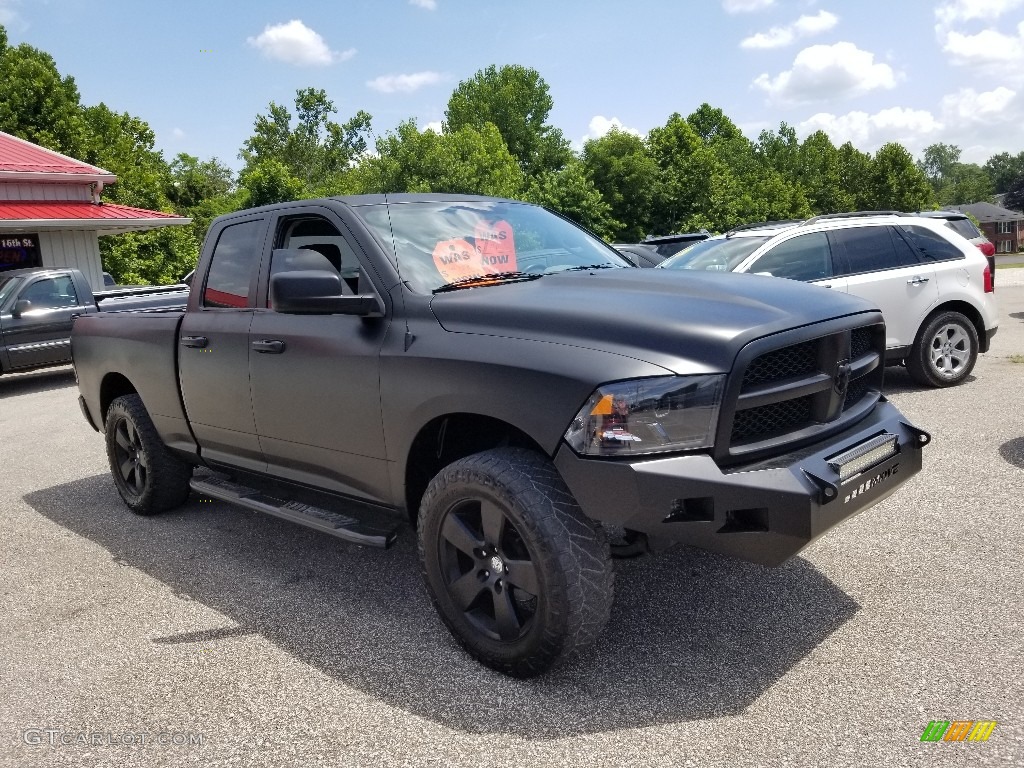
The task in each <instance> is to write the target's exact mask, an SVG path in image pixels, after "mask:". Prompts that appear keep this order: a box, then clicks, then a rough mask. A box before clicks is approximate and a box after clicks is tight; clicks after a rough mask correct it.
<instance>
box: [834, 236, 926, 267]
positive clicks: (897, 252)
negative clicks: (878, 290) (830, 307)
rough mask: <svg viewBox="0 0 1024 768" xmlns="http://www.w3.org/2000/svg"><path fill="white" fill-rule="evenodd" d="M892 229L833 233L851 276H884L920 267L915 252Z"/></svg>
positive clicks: (844, 265)
mask: <svg viewBox="0 0 1024 768" xmlns="http://www.w3.org/2000/svg"><path fill="white" fill-rule="evenodd" d="M891 229H892V228H891V227H887V226H885V227H854V228H850V229H836V230H832V232H830V233H829V234H830V237H831V238H832V242H833V243H834V244H835V246H836V249H837V251H838V252H839V254H840V255H841V257H842V261H843V270H844V273H845V274H848V275H860V274H863V273H865V272H882V271H884V270H887V269H898V268H899V267H908V266H914V265H917V264H918V263H919V261H918V258H917V256H916V255H915V253H914V251H913V249H911V248H909V247H908V246H907V244H906V243H905V242H904V241H903V240H902V239H901V238H899V236H898V235H897V233H895V232H890V230H891Z"/></svg>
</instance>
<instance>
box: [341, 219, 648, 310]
mask: <svg viewBox="0 0 1024 768" xmlns="http://www.w3.org/2000/svg"><path fill="white" fill-rule="evenodd" d="M356 212H357V213H358V214H359V215H360V216H362V217H363V220H364V221H366V223H367V224H368V225H369V226H370V227H371V228H372V229H373V230H374V231H375V232H376V233H377V235H378V237H380V239H381V241H383V243H384V244H385V245H387V246H389V250H390V249H391V248H392V247H393V249H394V250H395V251H396V253H395V256H396V257H397V259H398V265H399V271H400V273H401V275H402V280H404V281H405V282H406V283H408V284H409V286H410V287H411V288H412V289H413V290H414V291H417V292H421V293H430V292H431V291H436V290H438V289H439V288H442V287H447V286H450V285H451V284H453V283H455V284H459V281H464V282H463V283H462V284H463V285H467V286H468V285H470V284H472V285H497V284H500V283H502V282H504V281H506V279H507V280H511V281H520V280H522V279H523V276H527V277H532V276H535V275H536V276H542V275H545V274H550V273H552V272H562V271H564V270H566V269H571V268H573V267H585V266H594V267H628V266H629V264H628V263H627V262H626V261H624V260H623V259H622V257H621V256H619V254H618V252H616V251H615V250H614V249H613V248H612V247H611V246H609V245H606V244H605V243H604V242H603V241H601V240H599V239H597V238H596V237H594V236H593V235H590V234H588V233H587V232H585V231H583V230H582V229H580V228H579V227H576V226H574V225H572V224H570V223H569V222H568V221H566V220H565V219H562V218H561V217H559V216H556V215H555V214H553V213H551V212H550V211H546V210H544V209H543V208H541V207H539V206H535V205H528V204H523V203H509V202H498V201H490V200H484V201H472V202H458V203H396V204H392V205H391V206H390V220H389V216H388V213H389V208H388V206H385V205H372V206H364V207H360V208H357V209H356ZM392 228H393V229H394V239H392ZM485 275H491V276H492V278H494V279H491V280H487V281H482V282H479V283H474V282H473V281H472V280H470V278H474V277H480V276H485Z"/></svg>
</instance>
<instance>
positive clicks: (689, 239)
mask: <svg viewBox="0 0 1024 768" xmlns="http://www.w3.org/2000/svg"><path fill="white" fill-rule="evenodd" d="M709 237H711V233H710V232H708V231H707V230H706V229H702V230H701V231H700V232H677V233H676V234H674V235H651V236H649V237H646V238H644V241H643V242H642V243H640V245H646V246H647V247H649V248H653V249H654V250H656V251H657V252H658V255H659V256H661V257H662V258H664V259H667V258H668V257H669V256H674V255H675V254H677V253H679V252H680V251H681V250H683V249H685V248H688V247H690V246H691V245H693V244H694V243H699V242H700V241H701V240H706V239H707V238H709Z"/></svg>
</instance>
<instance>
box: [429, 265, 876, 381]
mask: <svg viewBox="0 0 1024 768" xmlns="http://www.w3.org/2000/svg"><path fill="white" fill-rule="evenodd" d="M430 307H431V311H432V312H433V314H434V316H435V317H436V318H437V321H438V322H439V323H440V324H441V327H442V328H444V329H445V330H446V331H449V332H452V333H474V334H485V335H489V336H505V337H514V338H519V339H531V340H537V341H544V342H551V343H557V344H568V345H572V346H578V347H587V348H592V349H601V350H606V351H608V352H614V353H617V354H622V355H626V356H627V357H632V358H636V359H640V360H644V361H646V362H649V363H653V364H655V365H660V366H662V367H664V368H667V369H669V370H671V371H674V372H675V373H681V374H686V373H716V372H727V371H729V370H730V369H731V367H732V363H733V359H734V358H735V356H736V353H737V352H738V351H739V350H740V349H741V348H742V347H743V346H744V345H745V344H746V343H748V342H749V341H752V340H753V339H756V338H760V337H762V336H768V335H770V334H773V333H777V332H779V331H784V330H788V329H791V328H797V327H800V326H804V325H810V324H813V323H817V322H821V321H824V320H829V319H832V318H836V317H842V316H845V315H851V314H856V313H860V312H868V311H870V310H872V309H874V307H873V306H872V305H871V304H870V303H869V302H867V301H865V300H863V299H860V298H857V297H855V296H850V295H848V294H845V293H841V292H838V291H832V290H830V289H828V288H821V287H818V286H812V285H806V284H804V283H799V282H796V281H792V280H784V279H782V278H776V277H767V276H761V275H746V274H734V273H706V272H703V273H702V272H690V271H686V270H679V271H675V270H667V269H606V270H594V271H593V272H562V273H557V274H551V275H545V276H544V277H542V278H539V279H537V280H533V281H530V282H520V283H507V284H503V285H495V286H490V287H480V288H467V289H464V290H461V291H452V292H448V293H441V294H437V295H435V296H434V297H433V299H432V300H431V304H430Z"/></svg>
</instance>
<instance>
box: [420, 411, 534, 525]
mask: <svg viewBox="0 0 1024 768" xmlns="http://www.w3.org/2000/svg"><path fill="white" fill-rule="evenodd" d="M499 447H510V448H526V449H529V450H532V451H536V452H537V453H539V454H541V455H542V456H546V457H548V458H551V456H550V454H549V453H548V452H547V451H545V450H544V449H543V448H542V447H541V446H540V444H539V443H538V442H537V441H536V440H535V439H533V438H532V437H530V436H529V435H528V434H527V433H525V432H523V431H522V430H521V429H519V428H518V427H516V426H514V425H512V424H509V423H508V422H506V421H502V420H501V419H497V418H494V417H492V416H484V415H483V414H479V413H447V414H444V415H442V416H437V417H435V418H433V419H431V420H430V421H429V422H427V423H426V424H424V425H423V426H422V427H421V428H420V430H419V432H417V434H416V437H415V438H413V441H412V443H411V445H410V446H409V452H408V455H407V456H406V461H405V474H404V480H405V504H406V511H407V513H408V515H409V519H410V521H411V522H412V523H413V524H414V525H415V523H416V518H417V515H418V513H419V506H420V500H421V499H422V498H423V493H424V491H426V489H427V485H429V483H430V481H431V480H432V479H433V478H434V476H435V475H436V474H437V473H438V472H440V471H441V470H442V469H443V468H444V467H446V466H448V465H449V464H451V463H452V462H453V461H457V460H459V459H461V458H465V457H466V456H470V455H472V454H474V453H479V452H480V451H486V450H489V449H491V448H499Z"/></svg>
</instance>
